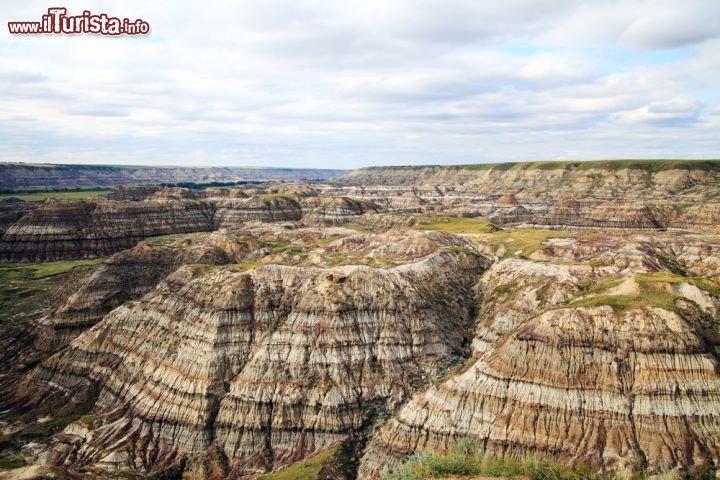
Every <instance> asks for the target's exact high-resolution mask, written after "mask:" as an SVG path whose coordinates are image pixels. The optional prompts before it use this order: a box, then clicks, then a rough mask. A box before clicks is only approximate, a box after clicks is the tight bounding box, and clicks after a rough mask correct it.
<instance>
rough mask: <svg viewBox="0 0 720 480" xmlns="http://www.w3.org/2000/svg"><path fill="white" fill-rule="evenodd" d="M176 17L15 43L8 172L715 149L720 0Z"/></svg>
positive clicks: (120, 10) (22, 14)
mask: <svg viewBox="0 0 720 480" xmlns="http://www.w3.org/2000/svg"><path fill="white" fill-rule="evenodd" d="M163 3H164V5H161V4H160V2H152V3H150V2H141V1H140V0H129V1H126V2H122V3H121V4H119V3H117V2H109V1H100V0H84V1H80V0H69V1H68V2H66V6H67V7H68V9H69V10H70V12H71V13H74V12H80V11H82V10H83V9H90V10H92V11H94V12H100V11H105V12H108V13H109V14H113V15H114V14H117V15H123V16H128V17H130V18H135V17H142V18H144V19H146V20H148V21H149V22H150V23H151V25H152V35H151V36H149V37H147V38H102V37H92V36H78V37H59V36H46V37H36V38H32V37H11V36H10V35H8V34H7V32H3V34H2V35H0V72H2V73H0V87H1V88H0V102H2V105H3V108H2V109H0V160H8V161H12V160H23V161H57V162H60V161H65V162H77V161H93V162H101V163H108V162H111V161H112V162H124V163H136V164H137V163H149V164H150V163H171V164H180V163H193V164H194V163H200V164H257V165H287V166H339V165H344V166H348V167H354V166H359V165H363V164H387V163H428V162H433V163H438V162H441V163H456V162H479V161H504V160H525V159H537V158H560V157H564V156H567V157H570V158H573V157H574V158H601V157H602V158H610V157H623V158H627V157H653V156H656V157H686V156H687V157H691V156H692V157H709V156H717V152H718V151H719V150H720V136H718V135H717V128H718V125H719V121H718V118H719V117H720V91H719V90H718V88H719V87H718V85H720V57H718V55H717V51H718V47H720V38H718V33H719V28H718V26H717V25H716V24H715V23H713V21H712V20H713V19H715V18H718V13H719V12H718V6H716V5H720V4H717V2H714V1H692V0H687V1H684V2H676V1H670V0H654V1H652V2H643V1H630V0H628V1H611V0H607V1H584V2H576V1H567V2H565V1H549V0H518V1H509V2H502V3H497V2H489V1H479V2H467V1H460V0H445V1H442V2H441V1H439V0H433V1H430V0H423V1H416V0H415V1H411V0H402V1H401V0H392V1H389V0H388V1H379V0H376V1H369V2H362V3H361V2H331V1H329V0H326V1H321V0H310V1H290V0H286V1H275V0H270V1H268V0H265V1H260V0H255V1H247V0H246V1H242V2H232V1H229V0H211V1H209V2H206V3H205V4H203V6H200V5H197V6H195V7H192V8H188V7H187V6H181V5H180V3H179V2H163ZM46 8H47V6H46V5H45V4H42V3H40V2H38V1H34V0H33V1H27V2H16V3H15V4H14V5H12V6H10V5H3V6H2V7H0V13H1V14H2V15H0V16H1V17H2V18H3V19H8V20H23V19H35V18H38V17H39V16H40V15H41V14H42V12H43V11H44V10H45V9H46ZM668 129H672V131H673V134H672V135H668V133H667V132H668Z"/></svg>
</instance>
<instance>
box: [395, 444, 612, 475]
mask: <svg viewBox="0 0 720 480" xmlns="http://www.w3.org/2000/svg"><path fill="white" fill-rule="evenodd" d="M450 475H460V476H462V475H482V476H486V477H516V476H525V477H528V478H530V479H531V480H583V479H587V480H601V479H602V478H603V477H602V475H600V474H597V473H593V472H591V471H590V470H589V469H587V468H583V467H570V466H566V465H562V464H559V463H556V462H553V461H550V460H540V459H536V458H532V457H527V458H523V459H520V460H514V459H508V458H494V457H491V456H489V455H486V454H485V453H484V452H483V451H482V450H480V449H479V448H478V446H477V444H475V443H474V442H470V441H462V442H457V443H453V444H452V445H451V446H450V447H449V448H448V451H447V452H445V453H438V452H433V451H424V452H420V453H418V454H415V455H413V456H412V457H410V458H409V459H408V460H407V461H405V463H403V464H402V465H401V466H400V467H399V468H398V469H397V470H395V471H394V472H392V473H384V474H383V480H419V479H424V478H428V477H438V478H442V477H447V476H450Z"/></svg>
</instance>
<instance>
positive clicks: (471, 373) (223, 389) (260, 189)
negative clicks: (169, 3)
mask: <svg viewBox="0 0 720 480" xmlns="http://www.w3.org/2000/svg"><path fill="white" fill-rule="evenodd" d="M0 235H1V237H0V261H2V262H4V263H2V264H1V266H2V269H1V270H0V275H1V276H0V278H1V280H2V283H3V294H2V296H1V297H0V302H2V303H1V304H0V308H1V309H2V310H3V311H4V312H3V314H2V315H0V319H1V320H2V323H0V345H1V346H2V353H1V355H2V360H3V361H2V363H1V365H2V367H1V368H0V392H2V396H0V428H1V429H2V432H1V433H2V435H1V436H0V457H2V458H3V459H7V461H8V462H16V464H17V465H16V466H17V467H18V468H14V469H11V470H5V471H1V472H0V478H42V477H43V476H46V477H50V478H121V477H124V478H128V477H129V478H186V479H198V480H199V479H220V478H237V479H239V478H258V479H265V480H273V479H278V480H279V479H282V478H323V479H337V480H341V479H347V480H350V479H355V478H357V479H367V480H375V479H380V478H392V472H393V471H396V470H397V469H398V468H400V467H402V466H403V464H404V463H405V462H406V461H407V459H408V458H413V455H417V454H421V453H422V452H425V451H439V452H443V451H447V450H448V449H450V448H452V446H453V445H454V444H456V443H457V442H458V441H469V442H473V444H474V445H477V447H478V448H480V449H481V450H482V451H483V452H485V454H487V455H488V456H492V457H494V458H507V459H520V458H527V457H533V458H539V459H547V460H549V461H553V462H559V463H561V464H564V465H573V466H582V467H583V468H587V469H588V471H590V472H597V474H599V475H604V476H615V477H616V478H633V476H636V475H659V474H667V473H668V472H674V474H677V475H686V476H692V477H697V478H700V477H702V478H711V477H712V476H714V475H716V474H717V471H718V462H720V367H719V366H718V365H719V364H718V362H719V361H720V162H717V161H617V162H611V161H608V162H535V163H517V164H499V165H469V166H443V167H441V166H427V167H419V166H412V167H409V166H408V167H374V168H363V169H358V170H355V171H352V172H350V173H346V174H344V175H340V176H333V177H332V178H325V179H323V180H319V181H306V180H287V181H268V182H262V183H253V184H247V185H242V186H239V187H207V188H181V187H162V186H157V185H146V186H142V187H133V186H127V187H119V188H116V189H114V190H112V191H111V192H109V193H107V194H104V195H100V196H97V197H93V198H87V199H81V200H58V199H48V200H45V201H39V202H34V201H33V202H23V201H21V200H18V199H9V200H5V201H0ZM26 305H32V307H33V308H30V307H27V306H26ZM301 471H302V472H304V473H303V474H302V475H305V476H301V475H300V474H299V473H298V474H295V473H293V472H301ZM283 475H284V476H283ZM293 475H295V476H293ZM33 476H34V477H33Z"/></svg>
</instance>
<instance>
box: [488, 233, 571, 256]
mask: <svg viewBox="0 0 720 480" xmlns="http://www.w3.org/2000/svg"><path fill="white" fill-rule="evenodd" d="M572 236H573V234H572V233H569V232H564V231H562V230H549V229H544V228H517V229H512V230H501V231H499V232H494V233H492V234H490V235H489V237H488V238H489V239H490V240H498V241H500V242H501V243H502V244H503V245H504V246H505V249H506V250H507V252H506V253H505V255H504V256H503V258H507V257H510V256H512V255H514V254H515V252H518V251H519V252H520V254H521V255H522V256H525V257H529V256H530V255H532V254H533V253H535V252H537V251H539V250H541V249H542V243H543V242H545V241H546V240H548V239H550V238H568V237H572Z"/></svg>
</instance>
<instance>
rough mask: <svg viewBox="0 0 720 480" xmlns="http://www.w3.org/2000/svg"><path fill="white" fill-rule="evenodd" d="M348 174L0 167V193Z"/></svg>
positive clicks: (295, 170) (304, 170) (226, 169)
mask: <svg viewBox="0 0 720 480" xmlns="http://www.w3.org/2000/svg"><path fill="white" fill-rule="evenodd" d="M343 173H346V170H331V169H327V170H325V169H312V168H263V167H257V168H252V167H249V168H248V167H205V168H199V167H148V166H143V167H133V166H125V165H52V164H28V163H23V164H12V163H4V164H0V191H13V190H23V189H31V190H45V189H48V188H65V189H67V188H77V187H83V188H87V187H115V186H118V185H142V184H148V183H151V184H159V183H177V182H197V183H208V182H236V181H243V180H256V181H257V180H303V179H304V180H322V179H327V178H331V177H335V176H337V175H341V174H343Z"/></svg>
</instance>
